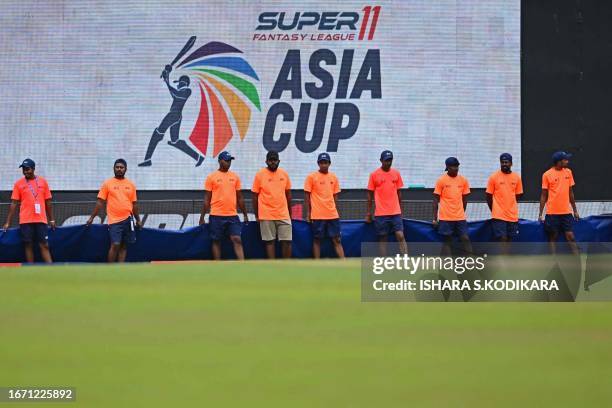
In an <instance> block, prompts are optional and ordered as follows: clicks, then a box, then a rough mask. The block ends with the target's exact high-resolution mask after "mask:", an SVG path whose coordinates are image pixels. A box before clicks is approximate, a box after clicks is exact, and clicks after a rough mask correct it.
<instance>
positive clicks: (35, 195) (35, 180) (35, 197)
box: [26, 177, 38, 201]
mask: <svg viewBox="0 0 612 408" xmlns="http://www.w3.org/2000/svg"><path fill="white" fill-rule="evenodd" d="M34 182H35V183H36V192H34V189H33V188H32V186H31V185H30V182H29V181H28V179H26V184H27V185H28V187H29V188H30V192H31V193H32V196H33V197H34V201H38V178H37V177H34Z"/></svg>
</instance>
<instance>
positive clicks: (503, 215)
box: [486, 153, 523, 249]
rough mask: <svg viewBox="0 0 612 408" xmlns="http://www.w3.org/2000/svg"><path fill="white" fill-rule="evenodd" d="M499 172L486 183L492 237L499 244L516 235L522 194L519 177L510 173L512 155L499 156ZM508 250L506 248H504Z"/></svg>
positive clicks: (521, 184) (514, 173) (492, 175)
mask: <svg viewBox="0 0 612 408" xmlns="http://www.w3.org/2000/svg"><path fill="white" fill-rule="evenodd" d="M499 164H500V170H498V171H496V172H495V173H493V174H491V176H490V177H489V181H488V182H487V190H486V194H487V205H488V206H489V209H490V210H491V226H492V227H493V236H494V238H495V239H496V240H498V241H501V242H509V241H512V238H513V237H515V236H516V235H517V234H518V220H519V211H518V201H517V200H518V199H519V198H520V196H521V195H522V194H523V183H522V181H521V176H520V175H519V174H517V173H516V172H513V171H512V155H511V154H510V153H502V155H501V156H499ZM506 249H508V248H506Z"/></svg>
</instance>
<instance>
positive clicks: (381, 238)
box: [374, 216, 391, 256]
mask: <svg viewBox="0 0 612 408" xmlns="http://www.w3.org/2000/svg"><path fill="white" fill-rule="evenodd" d="M387 221H388V217H385V216H375V217H374V230H375V231H376V236H377V237H378V256H387V241H388V235H389V234H390V233H391V228H390V225H391V224H390V223H388V222H387Z"/></svg>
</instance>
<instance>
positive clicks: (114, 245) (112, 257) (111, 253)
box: [107, 242, 121, 263]
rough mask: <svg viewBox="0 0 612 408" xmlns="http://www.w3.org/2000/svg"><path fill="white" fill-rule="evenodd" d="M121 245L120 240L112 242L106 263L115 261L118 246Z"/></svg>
mask: <svg viewBox="0 0 612 408" xmlns="http://www.w3.org/2000/svg"><path fill="white" fill-rule="evenodd" d="M120 247H121V243H120V242H113V243H111V246H110V248H109V250H108V257H107V261H108V263H113V262H117V256H118V255H119V248H120Z"/></svg>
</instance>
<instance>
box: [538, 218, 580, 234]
mask: <svg viewBox="0 0 612 408" xmlns="http://www.w3.org/2000/svg"><path fill="white" fill-rule="evenodd" d="M544 228H545V229H546V232H549V233H551V232H569V231H573V229H574V216H573V215H572V214H550V215H548V214H546V218H545V219H544Z"/></svg>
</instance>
